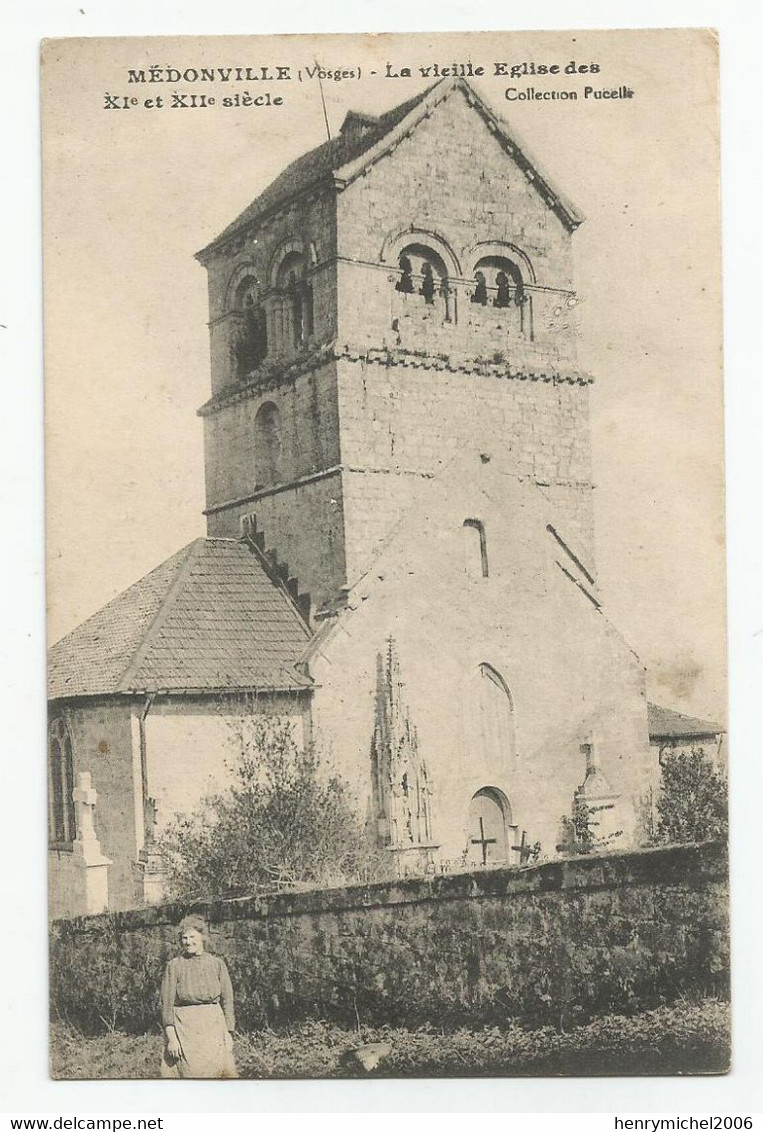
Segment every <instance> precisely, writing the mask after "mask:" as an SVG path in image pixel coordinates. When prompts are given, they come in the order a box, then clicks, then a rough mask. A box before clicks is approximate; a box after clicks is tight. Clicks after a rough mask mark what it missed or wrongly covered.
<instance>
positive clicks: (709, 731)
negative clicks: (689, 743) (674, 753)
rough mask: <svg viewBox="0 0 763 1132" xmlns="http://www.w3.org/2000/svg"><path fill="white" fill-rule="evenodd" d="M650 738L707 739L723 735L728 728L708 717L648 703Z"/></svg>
mask: <svg viewBox="0 0 763 1132" xmlns="http://www.w3.org/2000/svg"><path fill="white" fill-rule="evenodd" d="M647 713H648V717H649V738H650V739H705V738H708V737H709V736H711V735H712V736H715V735H721V734H723V733H724V732H725V730H726V728H725V727H723V726H722V725H721V724H720V723H712V722H711V721H709V720H707V719H695V718H694V716H692V715H684V714H683V713H682V712H680V711H673V710H672V709H671V708H666V707H660V706H659V705H658V704H647Z"/></svg>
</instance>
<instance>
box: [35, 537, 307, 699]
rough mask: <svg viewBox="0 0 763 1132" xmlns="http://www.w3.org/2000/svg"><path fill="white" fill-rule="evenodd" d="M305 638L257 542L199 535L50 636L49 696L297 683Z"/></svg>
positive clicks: (302, 679) (290, 686)
mask: <svg viewBox="0 0 763 1132" xmlns="http://www.w3.org/2000/svg"><path fill="white" fill-rule="evenodd" d="M309 637H310V631H309V629H308V628H307V626H306V625H305V623H304V621H303V620H302V618H301V616H300V615H299V613H298V612H297V610H296V608H295V607H294V605H293V603H292V602H291V600H290V599H289V597H288V596H287V595H286V594H285V593H284V592H283V590H282V589H281V588H280V587H279V586H278V585H277V584H276V583H275V582H274V581H273V580H272V579H271V578H270V577H269V575H268V573H267V571H266V569H265V567H264V565H263V563H262V562H261V560H260V558H259V556H258V555H257V553H256V552H255V551H253V550H252V549H250V547H249V546H248V545H247V544H246V543H244V542H239V541H236V540H234V539H203V538H200V539H196V541H195V542H192V543H191V544H190V545H189V546H187V547H185V548H184V549H183V550H181V551H179V552H178V553H177V554H174V555H173V556H172V557H171V558H168V559H167V561H166V562H163V563H162V564H161V566H158V567H157V568H156V569H155V570H152V572H151V573H150V574H147V575H146V577H144V578H142V579H141V580H140V581H139V582H136V583H135V585H133V586H130V587H129V589H127V590H125V591H124V592H123V593H121V594H119V595H118V596H117V597H115V598H114V599H113V601H110V602H109V603H108V605H105V606H104V607H103V609H101V610H99V611H98V613H95V614H94V615H93V616H92V617H90V618H88V620H87V621H85V622H83V624H82V625H80V626H78V628H76V629H74V630H73V632H71V633H69V634H68V636H66V637H64V638H63V639H62V640H60V641H59V642H58V643H57V644H55V645H53V647H52V648H51V650H50V655H49V663H48V686H49V695H50V698H51V699H64V698H69V697H75V696H99V695H110V694H127V695H129V694H131V693H137V692H177V693H182V692H212V691H233V690H236V689H241V690H244V689H258V690H264V691H276V690H278V691H292V690H293V691H297V690H300V689H305V688H308V687H310V686H311V681H310V680H309V678H308V677H306V676H303V675H302V673H301V672H299V671H298V670H297V669H296V668H295V665H296V663H297V662H298V661H299V659H300V657H301V655H302V653H303V652H304V649H305V645H306V643H307V640H308V639H309Z"/></svg>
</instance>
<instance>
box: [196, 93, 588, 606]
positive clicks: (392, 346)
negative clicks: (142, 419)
mask: <svg viewBox="0 0 763 1132" xmlns="http://www.w3.org/2000/svg"><path fill="white" fill-rule="evenodd" d="M580 222H581V218H580V216H579V215H578V214H577V213H576V212H575V211H574V209H573V208H572V207H571V206H570V205H569V204H568V203H567V202H565V200H564V199H563V198H562V196H560V194H559V193H558V192H557V191H556V190H555V189H554V188H553V187H552V185H551V184H550V182H549V181H548V179H547V178H546V177H545V176H544V175H543V174H542V173H541V171H540V170H539V169H538V167H537V165H536V164H535V163H534V162H532V161H531V160H530V159H529V157H528V156H527V154H526V153H525V152H523V150H522V149H521V148H520V146H519V145H518V144H517V142H516V140H515V139H514V138H513V137H512V135H511V133H510V132H509V130H508V129H507V127H506V125H505V123H503V122H502V121H501V120H500V119H499V118H498V117H497V116H496V115H495V114H494V113H493V112H492V110H491V109H490V108H489V107H488V106H487V104H486V103H485V102H484V101H483V100H482V98H481V97H480V96H479V95H478V94H477V93H476V92H475V91H474V90H473V89H472V88H471V87H470V86H469V84H468V83H466V82H465V81H463V80H460V79H459V80H443V81H442V82H440V83H438V84H436V85H435V86H433V87H431V88H429V89H428V90H427V91H425V92H423V93H422V94H420V95H418V96H417V97H415V98H413V99H411V100H410V101H409V102H406V103H404V104H403V105H401V106H399V107H397V108H396V109H394V110H392V111H389V112H388V113H386V114H384V115H382V116H381V117H379V118H376V117H370V116H368V115H365V114H360V113H355V112H350V113H348V115H347V117H346V119H345V122H344V124H343V126H342V129H341V133H340V136H339V137H337V138H334V139H332V140H331V141H329V142H326V143H324V144H323V145H321V146H320V147H318V148H317V149H315V150H312V151H311V152H309V153H306V154H304V155H303V156H302V157H300V158H299V159H298V160H297V161H295V162H294V163H293V164H291V165H290V166H289V167H288V168H286V169H285V170H284V172H283V173H282V174H281V175H280V176H279V177H278V178H277V179H276V180H275V181H274V182H273V184H271V185H270V186H269V187H268V188H267V189H266V190H265V191H264V192H263V193H262V194H261V195H260V196H259V197H258V198H257V199H256V200H255V201H253V203H252V204H251V205H250V206H249V207H248V208H247V209H246V210H245V211H244V212H243V213H242V214H241V215H240V216H239V217H238V218H237V219H236V220H235V221H234V222H233V223H232V224H231V225H230V226H229V227H228V228H227V229H226V230H225V231H224V232H223V233H222V234H221V235H220V236H219V237H217V239H215V240H214V241H213V242H212V243H211V244H210V245H209V246H208V247H206V248H205V249H204V250H203V251H202V252H200V253H199V257H198V258H199V259H200V261H201V263H202V264H203V265H204V266H205V267H206V268H207V271H208V278H209V305H210V339H211V369H212V396H211V399H210V400H209V401H208V402H207V403H206V404H205V405H204V406H203V407H202V408H201V410H200V413H201V415H202V416H203V418H204V425H205V460H206V493H207V507H206V516H207V523H208V533H209V535H210V536H213V537H214V536H228V537H237V536H239V535H240V534H241V532H242V529H244V530H245V532H248V534H249V535H250V536H251V537H254V538H255V539H257V540H258V542H259V544H260V546H261V547H262V548H263V549H264V550H266V551H267V552H269V553H270V555H271V558H272V560H273V561H274V562H277V564H278V565H279V566H280V568H281V569H282V571H283V573H284V576H287V575H288V576H289V577H290V578H291V579H292V588H293V589H294V592H295V593H296V591H297V587H298V588H299V591H300V593H301V594H302V595H303V596H305V595H306V594H308V593H309V597H310V604H311V610H312V616H313V617H314V618H316V617H317V618H320V616H321V615H323V614H325V613H326V612H330V611H331V610H332V609H336V608H337V607H339V606H341V603H342V600H343V595H344V593H345V592H346V590H347V588H348V587H349V586H351V585H352V584H353V583H354V582H355V581H356V580H357V579H358V578H359V577H360V576H361V575H362V574H363V573H364V571H366V570H367V569H368V567H369V565H370V563H371V561H372V560H373V558H374V554H375V552H376V551H377V550H378V549H379V548H380V547H381V546H382V545H383V543H384V540H385V538H387V536H388V535H389V534H390V532H391V530H392V529H393V527H394V526H395V524H396V522H397V521H398V519H400V517H401V516H402V515H403V514H405V513H406V512H407V511H409V509H410V508H411V507H414V506H416V505H418V504H421V503H422V501H424V500H425V499H426V492H427V488H428V486H429V485H430V484H431V481H432V480H433V479H434V478H435V477H437V476H438V474H439V473H440V472H441V471H442V470H443V469H444V468H445V467H446V466H447V465H448V464H449V463H450V462H451V461H453V460H454V459H456V458H457V457H458V455H459V451H460V450H461V449H463V448H464V447H466V446H471V447H472V448H474V447H475V446H476V447H477V450H478V451H480V450H481V449H480V447H479V446H480V444H486V445H487V444H489V445H495V444H496V443H498V444H500V446H501V455H502V457H503V458H504V460H506V459H508V460H509V462H510V464H511V466H512V468H513V469H514V470H515V472H516V476H517V477H519V478H521V479H524V480H530V481H533V482H535V483H536V484H538V485H539V486H540V488H541V489H542V490H543V491H544V493H545V494H546V495H547V496H548V497H549V499H550V500H551V501H552V502H553V504H554V507H555V513H556V514H557V515H558V516H560V521H561V522H563V524H564V536H565V540H566V541H567V542H568V543H569V545H570V546H572V547H574V548H575V553H576V554H577V555H578V556H579V558H580V559H581V561H582V562H584V563H585V565H586V568H587V569H588V570H589V571H590V572H593V519H592V498H591V496H592V491H591V488H592V484H591V470H590V446H589V432H588V386H589V383H590V379H589V378H588V377H587V376H586V375H584V374H582V373H580V372H579V370H578V369H577V363H576V352H575V343H576V337H577V309H576V296H575V291H574V285H573V278H572V266H571V237H572V234H573V232H574V230H575V228H576V227H577V226H578V225H579V223H580ZM488 438H489V439H488ZM496 438H498V439H497V440H496ZM487 455H489V453H486V456H487Z"/></svg>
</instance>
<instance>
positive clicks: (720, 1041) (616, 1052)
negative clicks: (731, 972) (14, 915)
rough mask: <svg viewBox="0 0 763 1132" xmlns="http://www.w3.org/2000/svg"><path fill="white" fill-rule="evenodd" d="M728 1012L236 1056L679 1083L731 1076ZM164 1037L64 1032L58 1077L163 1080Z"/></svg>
mask: <svg viewBox="0 0 763 1132" xmlns="http://www.w3.org/2000/svg"><path fill="white" fill-rule="evenodd" d="M729 1034H730V1015H729V1006H728V1004H727V1003H724V1002H718V1001H716V1000H713V999H705V1000H703V1001H701V1002H698V1003H678V1004H675V1005H673V1006H663V1007H660V1008H659V1009H657V1010H650V1011H645V1012H643V1013H641V1014H636V1015H633V1016H631V1017H620V1016H617V1015H610V1016H607V1017H604V1018H598V1019H595V1020H594V1021H592V1022H589V1023H588V1024H587V1025H585V1026H580V1027H578V1028H576V1029H573V1030H571V1031H570V1032H568V1033H559V1032H558V1031H556V1030H554V1029H552V1028H550V1027H544V1028H542V1029H536V1030H528V1029H524V1028H523V1027H521V1026H519V1025H517V1024H515V1023H507V1025H506V1026H504V1027H501V1028H498V1027H485V1028H483V1029H479V1030H469V1029H464V1028H460V1029H453V1030H442V1031H441V1030H437V1029H435V1028H433V1027H424V1028H421V1029H417V1030H405V1029H392V1028H371V1027H365V1026H361V1027H360V1028H359V1029H358V1030H347V1029H343V1028H342V1027H340V1026H336V1025H334V1024H332V1023H329V1022H318V1021H316V1022H301V1023H299V1024H297V1025H294V1026H291V1027H288V1028H283V1029H278V1030H272V1029H263V1030H258V1031H256V1032H252V1033H247V1034H240V1035H239V1036H238V1037H237V1038H236V1045H235V1052H236V1062H237V1064H238V1067H239V1073H240V1075H241V1077H244V1078H268V1079H271V1078H272V1079H275V1078H311V1077H351V1076H365V1075H368V1076H374V1077H522V1076H527V1077H530V1076H634V1075H635V1076H648V1075H661V1076H673V1075H676V1074H698V1073H702V1074H708V1073H724V1072H726V1071H727V1070H728V1068H729V1056H730V1055H729ZM378 1041H384V1042H386V1043H387V1044H388V1045H390V1046H391V1052H390V1054H389V1055H388V1057H387V1058H386V1059H385V1060H384V1061H383V1062H382V1063H381V1064H380V1065H379V1066H378V1067H377V1068H376V1069H375V1070H373V1071H372V1072H371V1073H370V1074H364V1073H363V1071H362V1070H360V1069H359V1068H353V1065H354V1063H353V1062H352V1060H351V1059H350V1060H349V1061H348V1056H347V1055H348V1054H349V1053H350V1051H351V1050H353V1049H356V1048H357V1047H358V1046H360V1045H363V1044H366V1043H370V1042H378ZM161 1046H162V1040H161V1036H160V1034H159V1033H158V1031H157V1032H156V1033H151V1034H142V1035H138V1036H135V1035H129V1034H124V1033H120V1032H114V1033H108V1034H102V1035H99V1036H98V1037H93V1038H85V1037H83V1036H82V1035H81V1034H80V1033H78V1032H77V1031H76V1030H74V1029H72V1028H71V1027H68V1026H65V1025H63V1024H62V1023H56V1024H55V1025H54V1027H53V1033H52V1038H51V1075H52V1076H53V1077H55V1078H58V1079H84V1080H93V1079H107V1080H108V1079H125V1078H151V1077H156V1076H157V1074H158V1066H159V1059H160V1055H161Z"/></svg>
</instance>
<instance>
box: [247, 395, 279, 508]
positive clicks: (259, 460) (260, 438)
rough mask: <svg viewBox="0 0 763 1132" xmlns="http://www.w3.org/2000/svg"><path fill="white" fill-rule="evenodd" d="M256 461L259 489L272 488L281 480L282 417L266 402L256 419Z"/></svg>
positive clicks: (255, 469) (270, 403) (255, 468)
mask: <svg viewBox="0 0 763 1132" xmlns="http://www.w3.org/2000/svg"><path fill="white" fill-rule="evenodd" d="M254 460H255V466H254V471H255V482H256V484H257V487H258V488H260V487H271V486H272V485H273V484H276V483H278V482H279V481H280V479H281V415H280V413H279V412H278V409H277V407H276V406H275V405H274V404H273V402H272V401H266V402H265V404H264V405H260V407H259V409H258V410H257V416H256V417H255V418H254Z"/></svg>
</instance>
